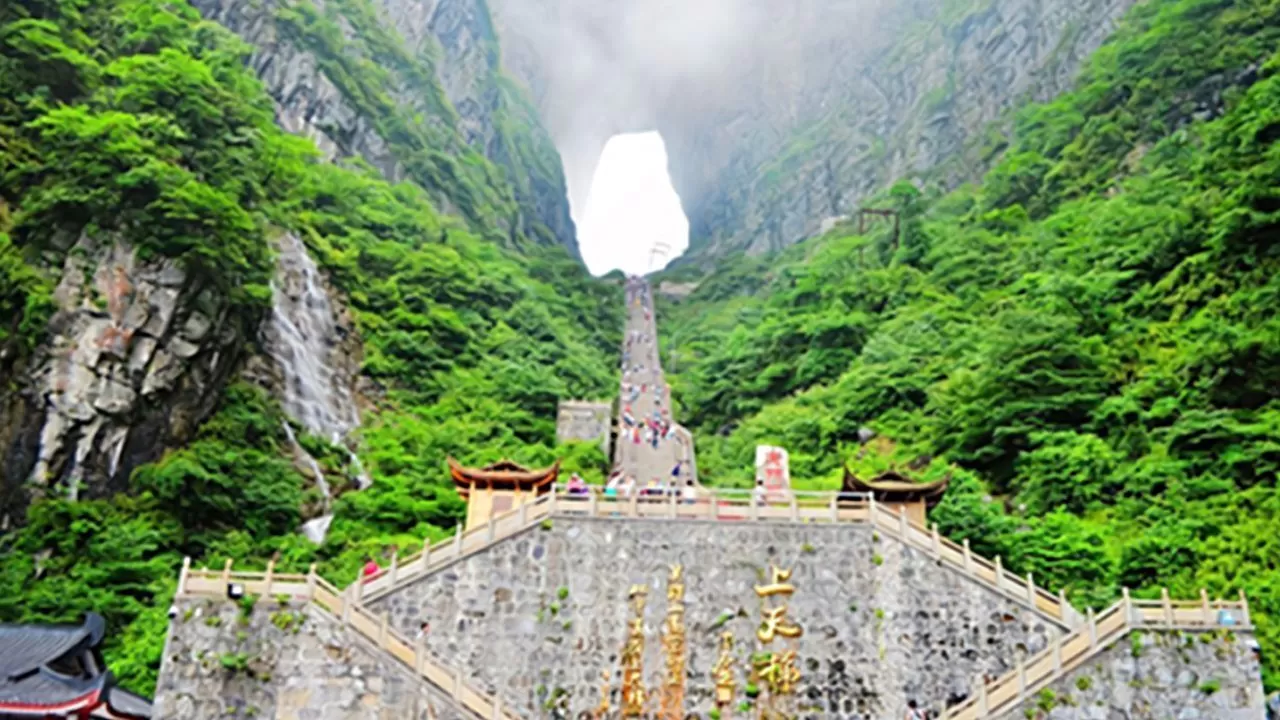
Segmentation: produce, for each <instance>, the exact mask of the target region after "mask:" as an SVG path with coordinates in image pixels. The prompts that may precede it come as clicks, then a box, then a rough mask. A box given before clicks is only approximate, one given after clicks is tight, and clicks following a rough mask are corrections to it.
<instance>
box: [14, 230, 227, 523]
mask: <svg viewBox="0 0 1280 720" xmlns="http://www.w3.org/2000/svg"><path fill="white" fill-rule="evenodd" d="M54 300H55V302H56V304H57V310H56V312H55V314H54V315H53V317H52V319H51V320H50V322H49V326H48V329H47V339H46V341H45V342H44V343H43V344H41V346H40V347H39V348H38V349H37V352H36V354H35V356H34V357H33V359H32V362H31V365H30V367H28V368H27V369H26V372H25V373H24V374H23V375H22V376H21V377H19V378H17V391H16V392H15V393H14V394H13V395H12V396H11V398H10V402H9V405H10V410H11V411H12V410H14V409H16V410H17V411H16V412H12V414H11V415H10V416H9V418H8V420H7V422H6V428H5V430H4V433H5V435H6V436H7V440H8V442H7V447H6V450H7V452H6V456H5V461H4V462H5V466H4V478H5V481H4V485H3V488H2V490H3V492H2V494H0V500H3V502H0V507H3V509H4V510H3V511H4V512H5V513H7V514H8V515H6V517H5V518H4V520H6V521H9V522H16V521H19V520H21V518H22V512H23V509H24V508H25V504H26V502H27V501H28V500H31V499H34V498H36V497H44V496H51V495H55V494H62V495H64V496H66V497H69V498H72V499H75V498H78V497H102V496H105V495H107V494H109V493H111V492H114V491H118V490H120V489H123V487H124V486H125V484H126V482H127V480H128V477H129V474H130V472H132V470H133V468H134V467H136V466H138V465H140V464H142V463H145V462H149V461H151V460H154V459H155V458H157V457H158V456H159V455H160V453H161V452H162V451H163V450H164V448H166V447H170V446H172V445H174V444H178V443H181V442H183V441H185V440H186V439H187V438H188V437H189V436H190V435H191V434H192V433H193V432H194V430H195V428H196V427H197V425H198V424H199V423H200V422H201V421H202V420H203V419H204V418H205V417H206V415H207V414H208V413H209V412H210V411H211V410H212V408H213V405H214V404H215V403H216V402H217V398H218V397H219V395H220V393H221V389H222V385H223V382H224V381H225V379H226V378H227V377H228V375H229V374H230V373H231V372H232V371H233V369H234V368H235V367H236V364H237V362H238V360H239V358H240V355H241V353H240V348H241V345H242V342H243V339H244V338H243V335H242V332H241V330H240V329H238V328H236V327H234V326H233V325H232V324H231V323H229V322H228V320H227V312H226V307H225V303H224V301H223V299H222V297H221V296H220V295H219V294H218V293H217V292H215V291H214V290H213V289H211V288H205V287H202V285H201V283H200V282H199V281H197V280H196V279H194V278H192V277H189V276H188V274H187V273H186V272H185V271H184V270H183V269H182V268H181V267H180V266H179V265H178V264H177V263H175V262H173V261H171V260H163V259H143V258H140V257H139V256H138V254H137V252H136V251H135V250H134V248H133V247H132V246H131V245H130V244H129V243H128V242H126V241H124V240H119V239H116V240H111V239H99V238H93V237H89V236H84V237H81V238H80V239H79V241H78V242H76V244H75V245H74V246H73V247H72V248H70V250H69V251H68V252H67V254H66V258H65V261H64V262H63V266H62V272H61V276H60V280H59V281H58V285H57V289H56V291H55V294H54ZM24 486H25V487H26V488H29V492H26V491H24Z"/></svg>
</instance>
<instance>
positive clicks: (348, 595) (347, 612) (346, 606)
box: [342, 580, 360, 625]
mask: <svg viewBox="0 0 1280 720" xmlns="http://www.w3.org/2000/svg"><path fill="white" fill-rule="evenodd" d="M356 582H357V583H358V582H360V581H359V580H357V581H356ZM355 594H356V591H355V586H354V585H348V586H347V591H346V592H344V593H343V594H342V595H343V597H342V624H343V625H347V624H349V623H350V622H351V606H352V605H355V604H356V601H355Z"/></svg>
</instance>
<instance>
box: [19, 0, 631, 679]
mask: <svg viewBox="0 0 1280 720" xmlns="http://www.w3.org/2000/svg"><path fill="white" fill-rule="evenodd" d="M328 5H342V6H344V7H348V8H350V9H351V10H352V12H353V13H354V12H356V11H357V10H359V9H360V8H362V7H366V6H365V5H364V4H361V3H358V2H356V1H355V0H348V2H345V3H334V4H328ZM299 7H302V6H301V5H299ZM321 19H322V18H320V17H319V16H317V17H313V18H312V19H311V21H313V22H317V23H319V22H320V21H321ZM357 24H359V23H357ZM321 29H323V28H320V29H317V30H316V32H317V33H319V32H320V30H321ZM366 29H367V30H369V32H370V33H371V32H372V30H371V29H369V28H366ZM307 37H310V36H307ZM314 39H315V41H316V42H317V43H318V42H320V38H319V37H316V38H314ZM330 39H331V38H330ZM383 40H384V41H385V43H384V45H383V46H381V50H380V51H379V52H382V53H385V54H386V57H382V56H379V58H378V59H379V60H380V61H381V62H383V63H384V64H390V63H392V62H394V61H395V59H396V57H397V55H396V53H397V52H399V50H398V49H397V48H398V46H396V45H395V44H394V43H393V42H392V41H391V40H390V39H387V38H383ZM247 52H248V48H247V47H245V46H244V45H243V44H242V43H241V42H240V41H239V40H237V39H235V38H234V36H232V35H231V34H230V33H229V32H227V31H226V30H225V29H223V28H221V27H219V26H218V25H216V24H213V23H209V22H204V21H202V20H201V18H200V16H199V14H198V13H197V12H196V11H195V10H194V9H192V8H191V7H189V6H187V5H186V4H185V3H179V2H171V1H169V0H107V1H104V0H29V1H26V2H19V3H5V4H3V5H0V273H3V276H2V277H0V312H3V314H4V317H5V320H4V323H3V325H2V326H0V350H2V351H0V364H2V366H3V367H4V368H5V369H4V390H6V391H7V392H8V391H12V390H13V389H14V388H16V387H17V386H19V385H20V384H21V383H22V382H23V381H24V380H23V377H22V376H21V372H20V369H21V368H22V367H23V363H24V361H26V360H29V359H30V358H32V357H34V356H35V354H36V352H37V347H38V346H39V343H40V342H41V340H42V339H43V338H44V337H45V336H46V332H47V330H46V327H45V323H46V321H47V320H48V317H49V314H50V312H51V297H52V288H53V286H54V285H55V284H56V282H57V279H58V274H59V273H58V271H59V270H60V268H61V265H62V258H63V257H64V256H65V253H66V252H67V248H68V247H69V245H70V243H69V242H68V238H71V239H74V238H77V237H80V236H82V235H84V236H88V237H91V238H102V239H103V242H109V241H111V240H113V239H117V238H119V239H122V240H124V241H126V242H128V243H131V244H132V245H133V246H134V247H136V248H138V250H139V252H140V253H141V254H142V255H143V256H150V257H154V256H165V257H172V258H176V259H178V260H180V261H181V262H182V263H183V264H184V265H185V266H186V267H187V268H188V270H189V272H190V273H191V274H192V275H193V276H196V277H199V278H200V279H201V280H202V281H204V282H207V283H210V284H211V285H212V287H214V288H216V290H217V292H218V294H219V297H220V298H221V301H222V302H223V303H224V304H225V307H227V308H228V309H229V312H230V313H231V315H232V317H234V318H235V319H236V325H237V327H238V328H239V329H240V332H241V336H242V338H244V343H245V346H246V348H245V349H246V351H247V352H253V351H254V347H253V346H254V344H255V343H256V340H255V338H256V328H257V326H258V324H259V323H260V322H261V320H262V318H263V317H264V314H265V311H266V309H267V307H268V306H269V304H270V302H271V292H270V289H269V282H270V279H271V276H272V273H273V272H274V257H273V256H274V252H273V249H272V244H271V239H272V238H273V237H274V236H275V235H276V234H278V233H280V232H283V231H286V230H287V231H292V232H296V233H298V234H299V235H300V236H301V237H302V238H304V240H305V242H306V244H307V246H308V248H309V250H310V252H311V253H312V254H313V256H314V257H315V258H316V260H317V262H318V263H319V264H320V265H321V266H322V267H323V268H324V269H325V271H326V272H327V275H328V276H329V278H330V280H331V282H332V283H333V285H335V286H336V287H337V288H339V289H340V290H341V291H342V293H343V295H344V296H345V298H346V300H347V303H348V305H349V307H350V309H351V311H352V314H353V315H354V317H355V319H356V323H357V326H358V328H359V331H360V334H361V336H362V338H363V341H364V350H365V364H364V368H363V370H364V374H365V375H366V376H367V377H368V378H369V379H370V380H371V381H372V382H373V383H374V384H375V385H376V386H377V391H376V392H375V393H373V395H372V396H371V397H370V398H369V399H370V401H371V402H373V403H374V408H373V409H372V410H371V411H370V412H368V413H366V417H365V426H364V427H363V428H362V430H361V437H360V443H361V456H362V458H363V460H364V462H365V464H366V465H367V467H368V469H369V471H370V472H371V474H372V476H373V478H374V481H375V482H374V484H373V487H372V488H370V489H368V490H366V491H364V492H360V493H348V494H345V495H343V496H341V498H340V499H339V500H338V502H337V503H336V504H335V508H334V509H335V512H336V519H335V521H334V523H333V528H332V530H331V532H330V535H329V538H328V540H327V542H326V543H325V545H323V546H322V547H320V548H315V547H313V546H312V545H310V543H309V542H307V541H306V540H305V539H303V538H302V537H301V536H300V535H298V534H297V528H298V525H299V523H300V521H301V519H302V517H303V516H302V513H303V511H304V508H306V507H308V506H309V505H311V504H313V503H314V501H315V500H316V498H315V497H314V495H313V493H314V491H313V490H311V487H312V483H311V482H310V481H309V480H308V479H307V478H305V477H304V476H303V475H302V474H301V473H300V472H299V471H298V470H297V469H296V468H295V467H294V465H293V463H292V461H291V452H290V448H288V447H287V442H286V438H285V436H284V430H283V423H284V422H285V421H286V418H285V416H284V414H283V413H282V411H281V409H280V407H279V405H278V403H277V402H276V401H275V400H274V399H272V398H270V397H268V395H267V393H265V392H264V391H263V390H261V389H259V388H257V387H255V386H253V385H251V384H248V383H247V382H242V381H233V382H231V383H230V384H229V385H228V386H227V388H226V389H225V392H224V394H223V397H222V401H221V403H220V406H219V407H218V409H217V411H216V413H215V414H214V415H213V416H212V418H210V419H209V420H208V421H207V422H205V423H204V424H203V426H201V428H200V429H199V431H198V433H197V435H196V437H195V438H194V439H193V440H192V441H191V442H190V443H189V444H187V445H186V446H184V447H181V448H175V449H173V450H172V451H170V452H168V453H167V454H165V455H164V457H162V458H161V459H160V460H158V461H157V462H155V463H153V464H151V465H147V466H144V467H141V468H139V469H137V470H136V471H135V472H134V474H133V476H132V478H131V480H130V488H129V492H128V493H126V494H121V495H118V496H116V497H112V498H108V499H102V500H93V501H84V502H68V501H65V500H57V499H50V500H44V501H42V502H38V503H36V504H35V505H33V506H32V507H31V508H30V510H29V513H28V522H27V524H26V525H25V526H24V527H23V528H20V529H17V530H11V531H9V532H8V533H7V534H3V535H0V621H76V620H78V616H79V614H80V613H81V612H83V611H85V610H90V609H92V610H96V611H98V612H101V613H103V614H104V615H105V616H106V617H107V619H108V621H109V624H110V627H111V634H110V635H109V644H108V659H109V661H110V664H111V666H112V669H113V670H115V671H116V673H117V674H118V675H119V676H120V678H121V679H122V680H123V682H124V683H125V684H126V685H127V686H129V687H131V688H133V689H135V690H138V691H141V692H147V691H149V690H150V686H151V685H152V683H153V682H154V678H155V672H156V670H157V668H158V664H159V656H160V650H161V643H162V642H163V635H164V628H165V623H166V619H165V612H166V609H167V607H168V605H169V597H170V595H171V594H172V591H173V584H174V581H175V579H176V569H177V567H178V566H179V563H180V561H181V557H182V556H183V555H184V554H185V555H190V556H192V557H193V558H195V562H196V563H198V564H199V563H208V564H210V565H216V564H220V563H221V562H222V560H223V558H226V557H235V558H246V559H249V560H250V561H251V562H257V563H259V564H261V563H265V561H266V560H267V558H268V557H270V556H271V555H272V554H273V553H275V552H279V553H281V563H282V564H283V565H284V566H287V567H290V568H293V569H295V570H302V569H305V567H306V565H307V564H308V563H310V562H319V563H320V564H321V571H322V572H324V573H326V574H328V575H329V576H330V577H332V578H333V579H335V580H339V581H340V580H342V579H343V578H348V577H352V576H354V573H355V568H356V567H357V566H358V565H359V562H360V559H361V556H362V555H363V554H365V553H370V554H377V553H379V552H380V551H381V550H382V549H383V548H384V547H386V546H388V545H401V546H404V547H415V548H416V547H420V546H421V543H422V539H423V537H424V536H426V537H436V536H438V535H440V534H441V533H443V532H445V530H446V529H448V528H451V527H452V526H453V525H454V524H455V522H456V521H457V520H458V518H459V517H460V513H461V511H462V506H461V503H460V502H459V500H458V498H457V496H456V494H455V493H454V492H453V490H452V488H451V485H450V484H449V483H448V480H447V473H446V472H445V469H444V457H445V455H446V454H448V453H452V454H455V455H457V456H458V457H460V458H461V459H462V460H463V461H466V462H477V463H479V462H488V461H492V460H494V459H496V458H497V457H499V456H502V455H507V456H510V457H513V458H515V459H517V460H520V461H524V462H528V463H531V464H537V463H549V462H550V461H551V459H552V458H553V457H555V456H558V455H562V454H566V453H567V454H568V455H569V465H570V467H572V468H575V469H576V468H585V467H593V466H597V465H599V464H601V463H603V458H602V457H600V456H599V450H598V449H592V448H589V447H578V446H574V447H569V448H563V447H561V448H557V447H555V432H554V428H555V405H556V400H557V398H559V397H571V396H600V395H603V394H607V393H608V392H609V390H610V389H611V387H612V386H613V383H614V382H615V380H614V379H613V366H614V362H615V360H614V356H615V353H616V347H617V342H618V339H619V334H620V331H621V317H620V313H621V298H620V292H619V287H618V285H617V284H616V283H611V282H600V281H593V280H591V279H590V278H589V276H588V275H587V273H586V272H585V270H584V269H583V268H582V267H581V266H580V264H579V263H578V262H577V260H576V259H574V258H572V257H570V255H569V253H568V252H566V251H565V250H564V249H563V248H560V247H554V246H549V244H548V243H549V238H548V237H545V234H546V231H545V229H543V230H534V231H533V232H534V234H535V237H525V236H522V235H520V234H519V233H518V232H515V230H513V227H514V226H515V224H513V223H512V222H511V221H512V218H511V217H509V216H508V215H507V213H508V211H510V210H511V208H512V207H514V202H513V201H512V197H513V196H514V195H515V194H517V193H518V192H519V191H520V189H519V187H517V188H516V190H513V189H512V186H511V185H508V184H506V180H505V179H504V177H503V173H501V172H499V171H498V170H496V169H495V168H494V166H492V165H489V164H488V163H487V161H485V160H484V159H483V158H482V157H480V156H479V155H478V154H476V153H474V152H473V151H470V150H469V149H467V148H465V147H462V146H459V145H458V144H457V143H456V140H452V139H449V137H447V136H442V135H440V134H439V133H438V132H437V133H435V134H432V133H428V132H427V131H426V130H424V129H423V128H424V127H425V126H426V125H427V124H430V123H426V122H425V121H422V119H421V118H420V117H419V118H414V119H413V121H412V122H409V121H408V120H406V124H405V126H404V127H403V128H391V129H388V132H389V133H390V132H392V131H395V130H403V132H404V136H403V142H404V147H403V148H397V149H398V150H399V149H403V151H404V153H405V157H406V159H413V160H414V162H416V163H417V164H413V163H411V168H412V169H413V170H414V171H413V172H411V173H410V177H411V178H412V179H414V180H417V181H418V182H419V183H420V184H411V183H404V184H398V185H392V184H389V183H387V182H386V181H384V180H383V179H382V176H381V175H380V174H379V173H377V172H375V171H373V170H372V169H370V168H369V167H368V166H367V165H365V164H363V163H360V162H348V163H344V164H343V165H341V166H338V165H330V164H326V163H322V162H319V161H318V160H317V153H316V151H315V149H314V147H313V146H312V145H311V143H310V142H309V141H305V140H301V139H299V138H295V137H293V136H290V135H288V134H286V133H284V132H282V131H280V130H279V129H277V128H276V126H275V125H274V123H273V113H272V106H271V102H270V100H269V98H268V97H267V96H266V94H265V92H264V90H263V88H262V87H261V85H260V83H259V82H258V80H257V79H256V78H255V77H254V76H253V74H252V72H251V71H249V70H248V69H247V68H246V67H245V64H244V61H245V59H246V57H247ZM344 52H345V51H344ZM353 57H358V55H356V56H353ZM350 59H352V58H348V60H350ZM330 60H333V58H330ZM406 62H407V61H406ZM373 67H374V65H373V64H372V63H368V62H364V63H360V62H352V63H351V67H350V75H349V76H347V77H348V79H351V81H352V83H353V84H352V85H351V87H350V88H349V90H350V91H351V92H357V91H360V90H366V91H368V94H367V95H366V96H365V99H366V100H368V101H369V102H378V101H380V100H381V99H383V97H382V96H381V95H379V92H377V90H378V88H380V87H381V86H380V85H377V84H376V83H378V82H381V80H380V79H379V78H380V77H381V76H377V75H376V74H375V75H371V74H370V73H373V69H372V68H373ZM415 67H416V66H415ZM406 72H408V71H406ZM359 73H364V74H366V75H368V78H366V79H363V80H362V79H359V77H360V76H359ZM362 83H369V84H362ZM502 92H503V93H504V94H505V95H506V96H507V98H508V101H509V102H511V103H513V104H512V105H511V110H510V111H509V113H508V114H507V115H504V116H503V122H504V123H505V129H504V130H503V133H504V135H503V137H504V140H503V142H506V143H508V144H509V145H510V147H509V151H510V152H519V153H522V155H521V157H522V159H523V161H525V162H528V163H534V162H541V163H544V165H545V158H542V157H540V156H539V154H538V153H539V151H538V150H536V149H535V150H522V149H520V147H519V145H520V143H522V142H524V138H522V136H521V135H520V133H522V132H523V129H522V127H523V126H522V125H521V122H523V121H524V120H527V119H528V116H527V115H523V116H522V115H521V114H522V113H527V112H528V106H527V104H524V105H520V104H515V103H517V101H519V102H524V101H523V100H522V99H521V98H520V96H519V92H518V91H517V90H516V89H515V88H514V87H511V86H508V85H504V86H503V87H502ZM424 102H429V103H436V104H437V105H439V107H438V108H437V110H438V111H439V112H441V113H444V112H446V111H449V110H450V109H449V108H447V107H445V106H444V105H440V104H441V103H444V104H447V101H446V100H445V99H444V98H443V96H442V95H441V96H436V97H429V98H424ZM522 117H523V120H522V119H521V118H522ZM398 119H403V118H401V116H400V115H397V114H389V115H388V116H387V117H386V121H387V122H388V123H395V122H397V121H398ZM432 122H434V121H432ZM433 127H438V125H434V126H433ZM530 142H531V143H532V144H533V145H534V147H535V148H537V147H541V146H540V145H537V144H536V143H533V141H532V140H530ZM450 153H452V154H450ZM462 168H465V169H462ZM543 169H544V170H549V171H554V166H551V168H549V169H548V168H546V167H544V168H543ZM556 172H558V171H556ZM432 178H435V180H432ZM441 178H443V179H441ZM528 182H530V181H529V179H528V178H522V179H521V180H520V183H528ZM441 194H444V195H446V196H448V197H450V198H452V199H453V200H454V201H455V205H456V206H457V207H459V208H461V209H462V211H463V212H462V214H463V215H464V216H465V219H466V221H465V222H460V221H459V220H456V219H451V218H447V217H445V216H443V215H442V214H440V213H438V212H437V211H436V209H435V207H434V205H433V203H434V202H436V201H437V199H438V197H439V196H440V195H441ZM462 197H468V198H471V199H472V200H474V202H473V203H471V204H466V203H463V202H460V201H458V198H462ZM494 239H501V240H503V241H504V243H503V244H509V245H511V246H512V247H515V248H519V252H518V254H517V251H516V250H513V249H509V248H508V249H504V248H502V247H500V246H499V245H498V244H496V243H494V242H493V240H494ZM507 240H515V242H514V243H506V242H505V241H507ZM302 442H303V444H304V445H305V446H306V447H307V448H308V449H309V450H310V451H311V453H312V454H313V455H315V456H316V457H317V458H318V460H319V461H320V463H321V465H322V466H324V468H325V470H326V472H327V473H332V474H333V475H334V476H335V477H339V476H342V475H343V474H345V473H347V472H348V471H349V468H347V467H346V464H347V462H348V460H347V456H346V454H345V452H344V451H341V450H340V449H338V448H334V447H331V446H329V445H328V443H327V441H326V440H323V439H319V438H314V437H303V438H302Z"/></svg>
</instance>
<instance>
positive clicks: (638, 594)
mask: <svg viewBox="0 0 1280 720" xmlns="http://www.w3.org/2000/svg"><path fill="white" fill-rule="evenodd" d="M648 594H649V589H648V588H647V587H645V586H644V585H632V586H631V590H630V591H628V592H627V598H628V599H629V600H630V601H631V607H632V609H633V610H635V613H636V614H637V615H640V614H643V613H644V601H645V596H647V595H648Z"/></svg>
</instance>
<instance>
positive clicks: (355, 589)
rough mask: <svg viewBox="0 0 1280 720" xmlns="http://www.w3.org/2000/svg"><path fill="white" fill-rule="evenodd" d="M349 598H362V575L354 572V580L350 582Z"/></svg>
mask: <svg viewBox="0 0 1280 720" xmlns="http://www.w3.org/2000/svg"><path fill="white" fill-rule="evenodd" d="M351 599H352V600H354V601H356V602H360V601H361V600H363V599H364V576H363V575H360V574H356V581H355V582H353V583H351Z"/></svg>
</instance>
